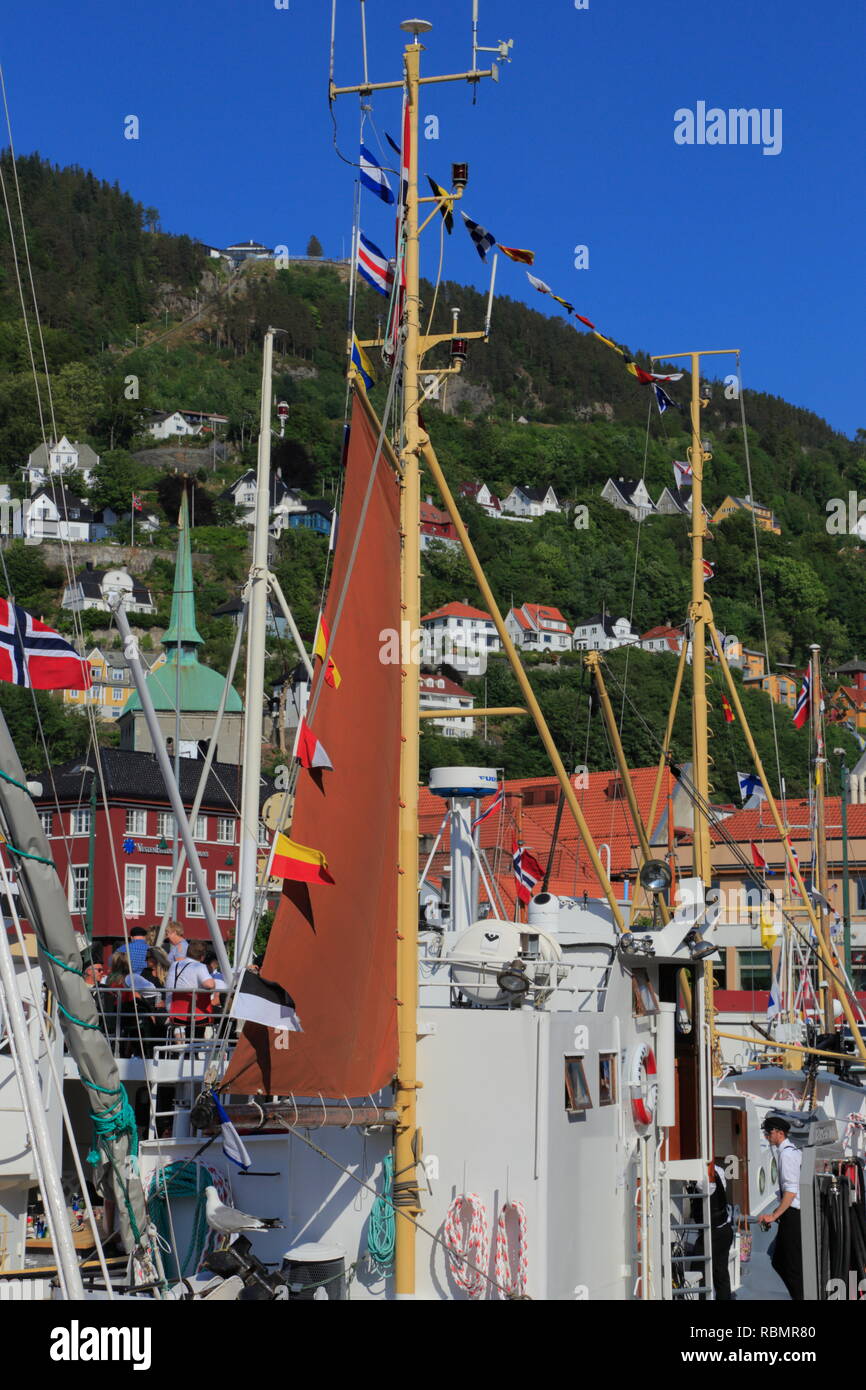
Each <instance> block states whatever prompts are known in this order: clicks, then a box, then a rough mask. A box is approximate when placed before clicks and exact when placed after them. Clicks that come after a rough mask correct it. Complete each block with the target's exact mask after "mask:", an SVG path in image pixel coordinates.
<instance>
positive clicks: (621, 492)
mask: <svg viewBox="0 0 866 1390" xmlns="http://www.w3.org/2000/svg"><path fill="white" fill-rule="evenodd" d="M601 495H602V497H603V498H604V500H605V502H609V503H610V505H611V506H612V507H617V508H618V509H619V511H621V512H628V514H629V516H630V517H631V519H632V521H643V519H644V517H647V516H652V515H653V513H654V512H655V509H656V506H655V503H654V502H653V500H652V498H651V497H650V495H649V492H648V491H647V487H646V483H645V482H644V481H643V479H642V478H641V479H639V480H638V482H636V483H633V482H630V481H629V480H628V479H627V478H608V480H607V482H606V483H605V485H604V487H603V488H602V490H601Z"/></svg>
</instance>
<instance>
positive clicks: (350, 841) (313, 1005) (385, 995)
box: [223, 400, 401, 1099]
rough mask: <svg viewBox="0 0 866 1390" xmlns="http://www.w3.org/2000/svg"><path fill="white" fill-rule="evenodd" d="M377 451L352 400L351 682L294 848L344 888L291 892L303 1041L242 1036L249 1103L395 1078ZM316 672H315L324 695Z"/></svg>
mask: <svg viewBox="0 0 866 1390" xmlns="http://www.w3.org/2000/svg"><path fill="white" fill-rule="evenodd" d="M375 449H376V436H375V434H374V432H373V429H372V427H371V425H370V423H369V421H368V419H367V416H366V415H365V413H364V410H363V408H362V407H361V406H360V405H359V404H358V402H357V400H356V401H355V404H354V409H353V412H352V426H351V432H350V437H349V449H348V460H347V465H346V480H345V490H344V495H343V504H342V509H341V512H340V524H339V535H338V541H337V547H336V553H335V556H334V569H333V576H332V579H331V584H330V589H329V595H328V602H327V605H326V608H325V618H326V620H327V623H328V626H329V628H330V632H331V647H330V655H331V657H332V658H333V660H334V662H335V664H336V666H337V668H338V669H339V672H340V675H341V677H342V679H341V681H340V683H339V686H338V688H337V689H334V688H332V687H330V686H328V685H326V684H325V683H324V682H322V683H321V688H320V691H319V697H318V704H317V705H316V708H315V711H314V713H313V714H312V716H311V719H310V722H311V726H312V728H313V729H314V730H315V733H316V737H317V738H318V739H320V740H321V742H322V744H323V745H324V746H325V748H327V750H328V755H329V757H330V759H331V761H332V763H333V765H334V768H333V771H332V772H328V773H327V774H326V775H325V776H322V774H321V772H319V771H317V770H316V769H313V770H311V771H310V770H304V769H302V770H301V771H300V772H299V774H298V783H297V793H296V800H295V812H294V818H293V820H292V827H291V836H292V839H293V840H296V841H299V842H300V843H301V844H303V845H314V846H315V847H316V849H319V850H321V851H322V852H323V853H324V854H325V856H326V858H327V861H328V870H329V872H330V873H331V874H332V876H333V878H334V886H333V887H328V888H320V887H317V886H315V885H314V886H310V885H308V884H304V883H289V882H287V883H286V884H285V885H284V888H283V896H282V898H281V899H280V903H279V907H278V909H277V915H276V919H275V921H274V926H273V928H272V931H271V936H270V940H269V943H268V949H267V953H266V955H265V960H264V964H263V966H262V975H263V976H264V977H265V978H266V979H269V980H275V981H277V983H279V984H281V985H283V986H284V987H285V988H286V989H287V990H288V992H289V994H290V995H291V996H292V998H293V999H294V1001H295V1007H296V1009H297V1012H298V1016H299V1018H300V1020H301V1025H302V1027H303V1030H304V1031H303V1032H302V1033H290V1034H284V1035H281V1034H279V1033H275V1032H273V1031H272V1030H271V1029H268V1028H264V1027H262V1026H261V1025H260V1024H250V1023H248V1024H246V1025H245V1027H244V1030H243V1035H242V1037H241V1038H240V1040H239V1042H238V1045H237V1048H236V1050H235V1053H234V1056H233V1058H232V1061H231V1064H230V1066H229V1068H228V1071H227V1073H226V1077H225V1080H224V1083H223V1085H224V1086H225V1088H226V1089H227V1090H229V1091H233V1092H239V1093H241V1094H243V1095H255V1094H257V1093H261V1092H264V1093H265V1094H267V1095H290V1094H294V1095H298V1096H316V1095H319V1094H321V1095H323V1096H326V1097H328V1098H332V1099H341V1098H342V1097H343V1096H366V1095H368V1094H369V1093H371V1092H374V1091H377V1090H379V1089H380V1088H381V1087H382V1086H385V1085H387V1084H388V1083H389V1082H390V1081H391V1079H392V1077H393V1076H394V1073H395V1071H396V1068H397V1014H396V1000H395V981H396V949H397V937H396V921H397V817H398V799H399V764H400V693H401V675H400V665H399V663H398V662H395V661H394V660H393V647H394V643H393V641H392V642H391V643H390V647H391V651H390V652H388V650H387V648H384V651H385V654H386V655H390V656H391V657H392V659H391V660H384V661H383V660H380V653H383V644H384V642H385V640H386V638H387V636H388V635H389V634H388V633H386V632H384V631H383V629H390V631H391V632H393V633H395V634H396V633H400V632H401V627H400V537H399V531H400V521H399V514H400V503H399V486H398V483H397V480H396V478H395V477H394V474H393V471H392V469H391V467H390V465H389V464H388V463H387V462H386V460H385V458H384V457H381V458H380V460H379V463H378V465H377V472H376V478H375V482H374V484H373V488H372V493H371V495H370V501H369V505H368V508H367V513H366V517H365V518H364V520H363V523H362V521H361V512H362V508H363V503H364V497H365V494H366V492H367V488H368V484H369V481H370V476H371V467H372V462H373V457H374V455H375ZM359 528H360V541H359V544H358V550H357V554H356V556H355V558H354V561H353V560H352V549H353V547H354V544H355V540H356V537H357V536H358V535H359ZM350 564H351V573H350V575H349V583H348V586H347V588H346V597H345V601H344V604H343V608H342V612H341V613H340V614H339V616H338V611H337V610H338V604H339V599H340V595H341V593H342V591H343V586H344V581H345V579H346V574H347V570H348V569H349V566H350ZM320 670H321V661H320V660H319V661H317V662H316V673H315V679H314V683H313V692H314V693H315V691H316V688H317V686H318V685H319V683H320V682H319V677H320ZM279 1044H283V1046H280V1045H279ZM285 1044H287V1045H285Z"/></svg>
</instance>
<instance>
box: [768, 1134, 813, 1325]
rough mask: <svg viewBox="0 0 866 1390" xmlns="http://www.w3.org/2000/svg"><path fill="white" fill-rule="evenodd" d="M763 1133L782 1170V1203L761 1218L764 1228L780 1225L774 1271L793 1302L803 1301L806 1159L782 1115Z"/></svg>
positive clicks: (780, 1198) (774, 1255)
mask: <svg viewBox="0 0 866 1390" xmlns="http://www.w3.org/2000/svg"><path fill="white" fill-rule="evenodd" d="M763 1129H764V1133H765V1134H766V1136H767V1138H768V1139H769V1141H770V1143H771V1144H772V1145H773V1147H774V1149H775V1150H776V1165H777V1167H778V1170H779V1204H778V1206H777V1207H776V1209H775V1211H771V1212H770V1214H769V1216H762V1217H761V1218H760V1222H761V1229H762V1230H764V1231H768V1230H769V1229H770V1226H771V1225H773V1224H774V1223H776V1224H777V1225H778V1228H779V1230H778V1234H777V1236H776V1240H775V1244H774V1247H773V1268H774V1270H775V1271H776V1273H777V1274H778V1276H779V1278H780V1279H781V1280H782V1283H783V1284H784V1285H785V1288H786V1289H787V1290H788V1293H789V1295H790V1297H791V1299H792V1300H793V1301H794V1302H797V1303H802V1302H803V1248H802V1243H801V1237H800V1165H801V1163H802V1161H803V1156H802V1154H801V1153H800V1150H799V1149H798V1148H796V1146H795V1145H794V1144H792V1143H791V1141H790V1139H789V1138H788V1134H789V1131H790V1129H791V1126H790V1124H789V1123H788V1121H787V1120H786V1119H784V1118H783V1116H781V1115H768V1116H767V1118H766V1120H765V1121H764V1125H763Z"/></svg>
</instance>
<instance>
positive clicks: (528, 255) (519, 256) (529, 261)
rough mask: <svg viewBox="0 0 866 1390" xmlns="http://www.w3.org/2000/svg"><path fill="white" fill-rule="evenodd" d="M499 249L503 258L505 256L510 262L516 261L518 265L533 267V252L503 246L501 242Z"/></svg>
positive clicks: (516, 247) (518, 247) (517, 247)
mask: <svg viewBox="0 0 866 1390" xmlns="http://www.w3.org/2000/svg"><path fill="white" fill-rule="evenodd" d="M499 249H500V251H501V252H502V254H503V256H507V257H508V259H509V260H510V261H517V264H518V265H535V252H534V251H526V250H525V249H524V248H523V247H520V246H503V245H502V242H501V241H500V243H499Z"/></svg>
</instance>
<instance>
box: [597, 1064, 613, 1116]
mask: <svg viewBox="0 0 866 1390" xmlns="http://www.w3.org/2000/svg"><path fill="white" fill-rule="evenodd" d="M616 1062H617V1056H616V1053H615V1052H600V1053H599V1054H598V1103H599V1105H616V1102H617V1089H616Z"/></svg>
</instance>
